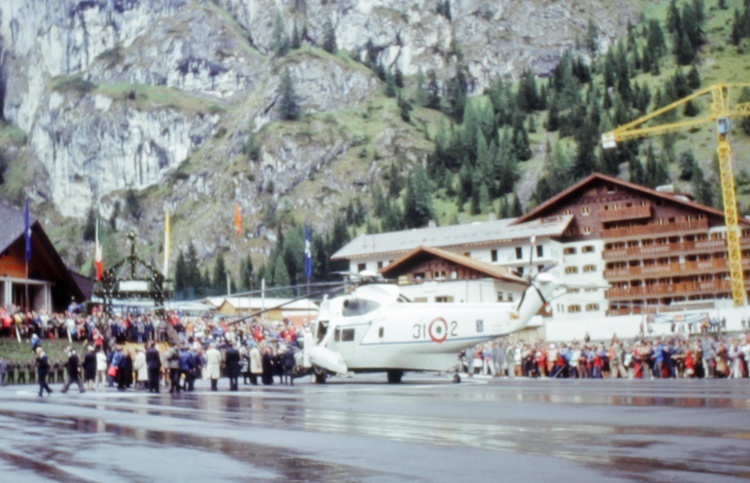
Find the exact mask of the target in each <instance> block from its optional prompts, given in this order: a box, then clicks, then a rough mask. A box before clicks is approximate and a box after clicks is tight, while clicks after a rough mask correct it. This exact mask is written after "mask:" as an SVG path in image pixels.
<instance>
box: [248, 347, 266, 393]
mask: <svg viewBox="0 0 750 483" xmlns="http://www.w3.org/2000/svg"><path fill="white" fill-rule="evenodd" d="M249 358H250V384H252V385H253V386H257V385H258V376H261V377H262V376H263V357H262V356H261V354H260V349H259V348H258V344H257V343H256V342H251V343H250V354H249Z"/></svg>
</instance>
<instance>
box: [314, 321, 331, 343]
mask: <svg viewBox="0 0 750 483" xmlns="http://www.w3.org/2000/svg"><path fill="white" fill-rule="evenodd" d="M327 332H328V321H327V320H326V321H318V333H317V334H315V340H316V343H318V344H320V342H321V341H322V340H323V338H324V337H325V336H326V333H327Z"/></svg>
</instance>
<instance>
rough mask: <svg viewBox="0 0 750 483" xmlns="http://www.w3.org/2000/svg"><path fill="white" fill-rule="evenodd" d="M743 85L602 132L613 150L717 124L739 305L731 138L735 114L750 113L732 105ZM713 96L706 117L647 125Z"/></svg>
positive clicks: (713, 90)
mask: <svg viewBox="0 0 750 483" xmlns="http://www.w3.org/2000/svg"><path fill="white" fill-rule="evenodd" d="M743 87H750V84H726V83H720V84H716V85H713V86H711V87H707V88H705V89H701V90H699V91H696V92H694V93H693V94H690V95H689V96H687V97H684V98H682V99H680V100H678V101H675V102H673V103H672V104H669V105H668V106H665V107H663V108H661V109H659V110H657V111H654V112H652V113H651V114H648V115H646V116H643V117H640V118H638V119H636V120H635V121H632V122H629V123H628V124H625V125H622V126H620V127H618V128H616V129H614V130H612V131H610V132H608V133H605V134H603V135H602V146H603V147H604V148H605V149H611V148H614V147H615V146H617V143H619V142H623V141H628V140H631V139H639V138H644V137H648V136H657V135H661V134H669V133H673V132H677V131H682V130H684V129H690V128H694V127H698V126H701V125H703V124H706V123H709V122H715V123H716V137H717V140H718V144H719V148H718V150H717V152H718V155H719V172H720V175H721V193H722V196H723V198H724V220H725V222H726V225H727V235H726V236H727V251H728V255H729V275H730V278H731V281H732V284H731V285H732V300H733V301H734V305H735V306H736V307H739V306H742V305H744V304H745V281H744V276H743V273H742V250H741V248H740V230H739V222H738V215H737V194H736V192H735V184H734V171H733V168H732V156H731V155H732V147H731V146H730V144H729V141H728V140H727V135H728V134H729V130H730V127H731V124H730V122H729V119H731V118H733V117H742V116H750V102H743V103H735V104H732V99H733V95H734V96H737V95H738V92H739V90H740V89H741V88H743ZM709 94H710V95H711V96H712V100H711V112H710V113H709V114H708V115H707V116H705V117H700V118H695V119H690V120H686V121H680V122H672V123H665V124H659V125H656V126H648V127H643V124H645V123H646V122H648V121H650V120H652V119H654V118H656V117H658V116H660V115H662V114H665V113H667V112H669V111H673V110H675V109H677V108H679V107H681V106H684V105H685V104H687V103H688V102H689V101H692V100H693V99H697V98H699V97H702V96H707V95H709Z"/></svg>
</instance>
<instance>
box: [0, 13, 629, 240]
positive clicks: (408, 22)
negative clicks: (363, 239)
mask: <svg viewBox="0 0 750 483" xmlns="http://www.w3.org/2000/svg"><path fill="white" fill-rule="evenodd" d="M438 3H441V4H442V3H443V2H437V1H436V0H414V1H404V0H340V1H336V2H333V1H330V0H328V1H326V0H214V1H208V0H206V1H197V0H158V1H157V0H150V1H149V0H85V1H84V0H60V1H58V2H54V4H53V3H50V2H39V1H35V0H0V47H1V49H2V54H1V55H0V67H1V68H2V70H1V77H0V79H1V80H2V86H3V87H4V96H3V101H4V102H3V112H2V114H3V117H4V118H5V119H6V120H7V121H9V122H10V123H11V124H14V125H16V126H18V127H20V128H21V129H23V130H24V131H25V132H26V133H27V134H28V140H27V150H28V152H29V153H30V154H31V156H32V158H33V160H35V161H34V162H36V163H38V164H39V165H40V166H41V167H42V168H43V171H44V172H45V173H46V176H40V177H37V178H35V179H32V180H29V182H30V183H29V190H30V191H31V194H32V195H34V194H36V199H39V200H42V199H47V200H50V201H51V202H52V203H53V205H54V206H55V208H56V209H57V211H59V212H60V213H61V214H63V215H64V216H67V217H79V218H80V217H81V216H83V215H84V214H85V212H86V209H87V207H89V206H91V205H92V204H93V203H97V202H101V203H102V204H103V206H104V207H105V208H104V209H105V210H108V209H109V210H110V211H111V210H112V207H113V206H114V201H116V200H118V199H120V198H121V197H122V192H123V190H124V189H135V190H143V189H146V188H149V187H154V186H159V187H162V188H163V187H166V188H167V189H166V190H161V191H159V194H158V195H159V196H160V197H161V199H163V198H166V199H167V202H168V203H170V204H171V205H172V206H175V207H176V209H178V210H179V209H187V208H180V207H181V206H183V205H182V204H181V203H183V202H187V203H190V202H192V203H195V205H193V207H194V208H197V205H198V204H202V205H201V206H200V208H201V209H205V210H209V212H210V207H211V206H214V209H215V206H216V205H219V204H221V203H225V202H232V201H233V200H235V199H239V200H240V202H241V203H242V204H243V206H244V207H245V209H247V210H248V212H250V213H253V214H254V215H253V216H257V217H260V212H261V211H262V210H261V207H264V206H266V207H267V206H273V207H274V208H277V204H278V202H279V200H280V199H281V198H285V197H286V198H289V199H288V200H287V201H288V203H289V204H291V206H298V207H308V209H313V210H315V208H316V207H315V206H314V204H315V203H316V202H317V200H318V199H320V198H321V194H320V193H321V192H324V193H326V196H328V202H329V206H330V207H336V206H338V204H340V202H341V200H346V199H347V198H348V197H350V196H352V194H354V193H357V192H359V191H361V190H362V189H363V187H364V186H366V185H367V183H369V182H371V181H372V180H373V179H374V178H376V177H377V174H378V172H379V171H380V165H381V164H382V163H383V161H382V160H384V159H386V160H396V161H398V162H403V163H406V164H408V163H412V162H418V161H420V160H422V159H424V155H425V153H426V152H427V151H428V150H429V142H427V141H425V140H424V136H423V135H421V134H420V133H419V130H417V129H416V127H415V126H414V125H408V124H406V123H403V122H401V121H400V119H399V116H398V111H397V110H396V109H395V108H393V105H392V104H393V103H391V104H390V105H388V104H387V103H386V104H383V96H382V83H381V81H380V80H379V79H378V78H377V77H376V76H375V75H374V73H373V72H372V71H370V70H369V69H367V68H365V67H364V66H363V65H362V64H360V63H358V62H356V61H354V60H352V59H351V58H349V57H352V56H354V57H358V58H363V57H364V56H365V53H366V50H367V44H368V42H370V43H371V44H372V46H374V50H375V51H376V52H377V56H378V59H379V60H380V61H381V62H382V63H383V64H384V65H385V66H386V68H394V67H396V66H398V67H399V68H400V69H401V71H402V72H403V73H404V74H405V75H406V76H412V75H415V74H416V73H417V72H418V71H419V70H420V69H421V70H422V71H425V72H426V71H428V70H430V69H433V70H435V71H436V72H437V73H438V76H439V77H440V78H445V77H447V76H449V75H452V73H453V69H454V66H455V64H456V62H457V61H458V60H459V59H460V60H461V62H462V63H463V64H465V65H466V66H467V69H468V72H469V73H470V86H471V89H472V90H473V92H477V93H478V92H480V91H481V90H482V88H483V87H485V86H487V85H488V83H489V82H490V81H491V79H492V78H494V77H495V76H498V75H501V76H510V77H513V76H515V75H517V74H518V73H519V72H520V70H521V69H523V68H527V67H528V68H531V69H533V70H534V71H536V72H537V73H545V72H547V71H548V70H549V69H550V68H551V67H552V66H553V65H554V63H555V61H556V60H557V58H558V57H559V55H560V54H561V52H562V51H564V50H565V49H566V48H568V47H570V46H572V45H573V44H574V42H575V38H576V36H581V35H582V34H583V31H584V30H585V27H586V24H587V22H588V19H589V18H590V17H596V18H597V20H598V21H599V23H600V25H601V28H602V32H603V33H605V35H602V36H601V37H600V41H601V48H602V49H605V48H606V46H607V45H608V44H609V43H610V42H611V41H612V40H613V38H614V37H615V36H617V35H618V34H620V33H622V31H623V30H624V27H625V25H626V23H627V20H628V19H630V18H632V17H633V16H634V15H635V14H636V11H635V8H634V3H633V2H630V1H627V0H621V1H620V2H618V3H617V4H616V5H613V4H612V3H610V2H604V1H603V0H584V1H576V2H573V1H568V2H553V1H549V0H534V1H528V2H517V1H513V0H502V1H497V0H462V1H460V2H457V1H453V2H450V14H447V13H446V12H445V11H444V10H441V13H438V12H437V8H436V7H437V5H438ZM605 7H606V11H607V12H609V14H608V15H607V16H606V17H604V16H602V15H600V12H602V11H604V9H605ZM612 12H615V13H614V14H613V13H612ZM278 19H280V20H281V25H282V26H283V29H284V31H285V34H286V35H287V36H291V35H292V30H293V28H294V26H295V25H296V26H297V28H298V31H300V32H303V33H304V38H303V44H304V48H303V49H302V50H295V51H293V52H292V53H291V54H288V55H286V56H284V57H278V56H277V55H275V53H274V52H273V45H274V42H275V38H276V37H277V36H278V30H277V29H278V24H279V20H278ZM328 21H330V22H331V23H332V25H333V26H334V28H335V34H336V38H337V42H338V47H339V49H341V50H342V51H346V52H348V53H349V54H350V56H349V57H347V56H346V55H339V56H333V55H330V54H328V53H325V52H323V51H322V50H319V49H317V48H313V47H314V46H315V45H321V43H322V39H323V35H324V32H323V30H324V26H325V24H326V23H327V22H328ZM283 69H288V70H289V72H290V74H291V76H292V78H293V80H294V84H295V88H296V90H297V94H298V98H299V101H300V105H301V110H302V112H303V114H306V115H308V116H310V117H309V119H308V120H307V121H306V123H277V122H276V121H277V120H278V105H277V100H278V96H279V84H280V81H279V79H280V75H281V72H282V70H283ZM353 111H358V112H357V113H353ZM352 116H353V117H352ZM251 138H252V139H253V141H254V143H255V145H256V146H255V148H256V152H255V155H253V156H248V153H247V150H246V149H244V148H246V147H247V144H248V141H249V140H250V139H251ZM419 139H422V140H421V141H420V140H419ZM345 166H348V167H346V168H345ZM323 180H325V181H323ZM314 190H318V192H317V193H315V192H314ZM321 190H322V191H321ZM186 191H187V192H186ZM331 197H332V198H331ZM191 200H192V201H191ZM146 205H147V207H149V208H147V209H151V210H153V213H157V212H159V211H160V208H161V206H160V202H156V200H152V202H150V203H149V202H147V203H146ZM203 205H205V206H203ZM318 211H319V210H318ZM319 216H320V219H321V220H324V219H325V218H326V217H325V215H323V214H320V213H319ZM206 217H207V218H210V216H208V214H207V215H206ZM144 219H146V220H148V219H155V217H154V216H152V217H148V216H145V217H144ZM178 220H179V218H178ZM256 221H257V220H256ZM191 222H192V223H204V225H205V226H208V224H209V221H208V220H204V221H201V220H200V219H197V220H191ZM140 228H141V230H142V232H143V231H145V232H148V231H149V230H150V227H148V226H141V227H140ZM147 236H148V235H147ZM210 245H211V243H209V242H207V243H205V244H204V250H203V251H204V253H208V252H210V251H211V250H210V248H209V247H210Z"/></svg>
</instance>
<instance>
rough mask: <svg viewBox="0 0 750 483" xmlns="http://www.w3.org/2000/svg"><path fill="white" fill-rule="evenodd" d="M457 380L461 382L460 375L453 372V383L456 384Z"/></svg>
mask: <svg viewBox="0 0 750 483" xmlns="http://www.w3.org/2000/svg"><path fill="white" fill-rule="evenodd" d="M459 382H461V376H459V375H458V374H453V384H458V383H459Z"/></svg>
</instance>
